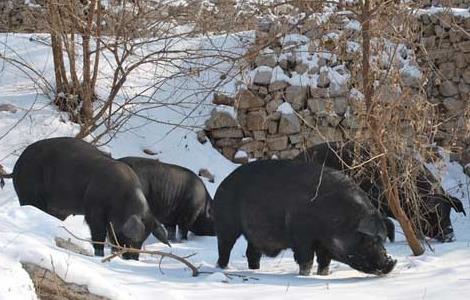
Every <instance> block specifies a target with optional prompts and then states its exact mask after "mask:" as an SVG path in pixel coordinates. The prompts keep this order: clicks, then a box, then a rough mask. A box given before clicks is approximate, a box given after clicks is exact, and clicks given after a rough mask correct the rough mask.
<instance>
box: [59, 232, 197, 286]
mask: <svg viewBox="0 0 470 300" xmlns="http://www.w3.org/2000/svg"><path fill="white" fill-rule="evenodd" d="M61 227H62V228H63V229H64V230H65V231H66V232H67V233H68V234H70V235H71V236H72V237H74V238H75V239H77V240H79V241H83V242H89V243H92V244H98V245H105V246H110V247H113V248H114V249H116V250H118V252H116V253H113V254H111V255H109V256H107V257H105V258H103V259H102V260H101V262H103V263H104V262H108V261H110V260H111V259H113V258H115V257H117V256H119V255H121V254H122V253H125V252H129V253H139V254H142V253H144V254H150V255H159V256H161V257H169V258H172V259H174V260H176V261H179V262H181V263H183V264H184V265H186V266H187V267H189V268H190V269H191V271H192V273H193V274H192V275H193V277H196V276H198V275H199V274H200V272H199V270H198V269H197V268H196V267H195V266H194V265H193V264H192V263H191V262H189V261H188V260H186V259H185V258H184V257H181V256H178V255H175V254H173V253H167V252H162V251H156V250H155V251H149V250H141V249H135V248H131V247H122V246H118V245H114V244H112V243H109V242H96V241H92V240H89V239H84V238H80V237H78V236H76V235H75V234H73V233H72V232H71V231H70V230H68V229H67V228H66V227H64V226H61ZM195 254H196V253H193V254H191V255H190V256H189V257H191V256H194V255H195Z"/></svg>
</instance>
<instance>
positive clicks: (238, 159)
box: [233, 150, 248, 164]
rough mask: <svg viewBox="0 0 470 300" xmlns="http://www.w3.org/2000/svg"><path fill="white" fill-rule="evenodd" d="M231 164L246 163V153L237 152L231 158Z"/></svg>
mask: <svg viewBox="0 0 470 300" xmlns="http://www.w3.org/2000/svg"><path fill="white" fill-rule="evenodd" d="M233 162H234V163H236V164H246V163H248V153H246V152H245V151H243V150H238V151H237V152H236V153H235V155H234V157H233Z"/></svg>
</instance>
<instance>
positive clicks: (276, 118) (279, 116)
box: [268, 111, 281, 121]
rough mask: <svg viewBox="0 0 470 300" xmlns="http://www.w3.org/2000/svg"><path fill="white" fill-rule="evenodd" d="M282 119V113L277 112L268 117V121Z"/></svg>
mask: <svg viewBox="0 0 470 300" xmlns="http://www.w3.org/2000/svg"><path fill="white" fill-rule="evenodd" d="M280 119H281V112H280V111H275V112H273V113H272V114H270V115H269V116H268V120H272V121H279V120H280Z"/></svg>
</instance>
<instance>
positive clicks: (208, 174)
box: [198, 168, 215, 182]
mask: <svg viewBox="0 0 470 300" xmlns="http://www.w3.org/2000/svg"><path fill="white" fill-rule="evenodd" d="M198 176H200V177H204V178H206V179H208V180H209V182H214V180H215V176H214V174H212V173H211V172H210V171H209V170H208V169H204V168H203V169H199V172H198Z"/></svg>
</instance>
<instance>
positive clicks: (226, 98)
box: [212, 93, 235, 106]
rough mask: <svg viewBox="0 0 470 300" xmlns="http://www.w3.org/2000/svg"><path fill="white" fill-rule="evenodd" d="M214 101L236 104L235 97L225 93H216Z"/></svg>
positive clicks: (216, 103)
mask: <svg viewBox="0 0 470 300" xmlns="http://www.w3.org/2000/svg"><path fill="white" fill-rule="evenodd" d="M212 103H214V104H215V105H227V106H233V105H234V104H235V99H234V98H233V97H229V96H227V95H224V94H219V93H215V94H214V99H213V100H212Z"/></svg>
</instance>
